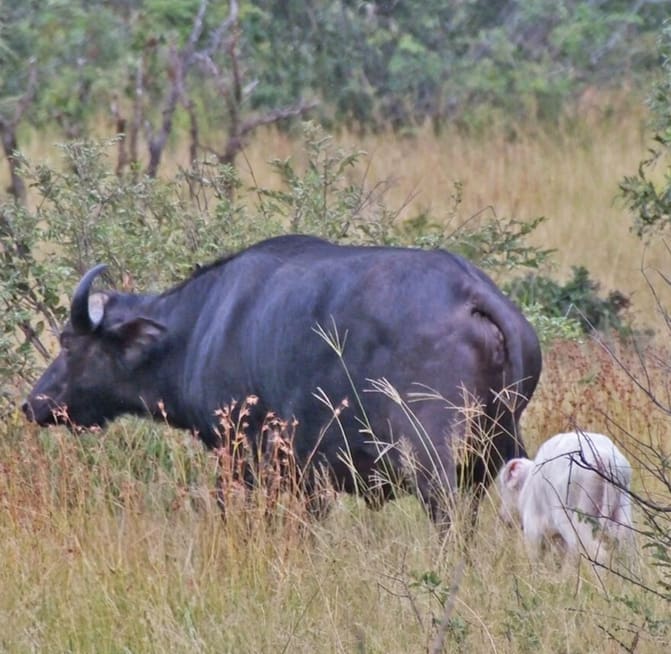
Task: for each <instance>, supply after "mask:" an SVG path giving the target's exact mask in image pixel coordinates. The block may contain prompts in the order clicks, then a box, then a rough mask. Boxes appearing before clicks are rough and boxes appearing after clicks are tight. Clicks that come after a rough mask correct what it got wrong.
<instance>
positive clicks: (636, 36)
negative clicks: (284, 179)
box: [0, 0, 668, 147]
mask: <svg viewBox="0 0 671 654" xmlns="http://www.w3.org/2000/svg"><path fill="white" fill-rule="evenodd" d="M232 9H235V12H233V13H235V16H236V20H235V21H234V23H235V28H234V29H231V30H230V31H229V33H227V35H226V36H227V38H228V37H230V39H229V40H226V41H225V43H224V42H222V41H221V37H222V34H221V33H220V32H218V30H219V27H220V26H221V24H222V21H223V20H224V19H225V18H226V16H227V15H228V13H229V11H231V10H232ZM201 13H202V17H201V18H202V20H201V25H200V28H199V30H197V33H196V34H195V36H196V39H195V41H194V42H193V43H192V44H191V46H192V47H193V49H194V50H195V51H198V52H201V54H202V53H203V51H207V48H208V47H210V45H212V43H213V42H214V41H216V40H217V39H219V43H220V45H223V46H225V47H223V49H222V50H221V51H220V52H219V53H210V54H211V55H212V56H211V60H210V62H209V63H207V65H205V64H204V60H203V59H202V58H201V61H200V63H199V65H195V62H187V61H186V60H183V61H181V62H180V61H179V60H178V59H176V58H175V53H176V52H179V51H180V49H181V48H184V47H185V46H186V45H187V43H188V42H189V39H190V38H191V36H192V35H193V34H194V32H193V28H194V25H195V23H196V20H197V19H196V17H197V16H199V15H200V14H201ZM667 15H668V10H667V8H666V7H665V6H664V3H659V2H645V1H644V2H640V0H639V1H633V0H606V1H604V2H591V3H585V2H580V1H579V0H564V1H563V2H555V0H531V1H527V2H516V1H512V0H497V1H496V2H492V1H491V0H472V1H470V2H461V1H458V0H449V1H447V2H446V1H445V0H404V2H389V1H388V0H377V1H371V2H361V1H360V0H338V1H337V2H330V1H329V2H327V1H326V0H306V1H303V0H285V1H283V2H277V1H276V0H258V1H255V2H251V1H249V0H242V1H240V2H235V3H208V2H205V0H188V1H182V0H113V1H110V2H103V1H102V0H94V1H84V0H72V1H69V2H64V1H57V2H52V1H51V0H31V2H18V1H17V0H10V1H9V2H5V3H3V5H2V8H1V9H0V29H1V30H2V32H0V63H2V74H1V76H0V113H1V112H6V111H7V110H8V109H9V108H11V106H12V104H13V103H15V102H16V99H17V98H19V97H20V96H21V94H22V93H23V91H24V90H25V86H26V82H27V79H28V75H29V63H28V62H30V61H33V62H35V65H36V67H37V70H38V78H39V85H38V87H37V93H36V97H35V102H34V105H33V107H32V109H31V111H30V112H29V113H27V114H26V119H28V120H29V121H30V122H31V123H32V124H34V125H43V124H44V123H45V122H47V121H52V122H53V121H55V122H56V123H57V124H59V125H60V126H61V128H62V129H63V132H64V133H65V134H66V136H67V137H68V138H81V137H83V136H86V135H87V133H88V129H89V123H90V121H91V120H92V119H93V118H94V117H99V115H100V112H101V110H103V111H106V108H107V107H110V106H111V105H115V106H117V108H118V107H119V105H123V104H125V106H126V107H125V108H126V110H129V109H128V108H129V107H130V106H132V105H134V104H136V103H137V102H138V97H137V96H138V92H139V91H141V93H142V100H141V103H142V105H143V106H142V108H143V112H144V114H145V116H144V117H145V118H147V119H149V120H151V119H152V118H153V119H154V120H158V119H159V118H160V116H161V115H162V112H163V111H164V110H165V98H166V94H167V93H168V91H169V89H170V88H171V85H172V84H173V83H174V82H175V80H176V76H179V75H181V74H182V73H184V75H185V77H184V79H183V80H180V84H179V85H180V93H181V94H182V97H181V98H180V101H182V102H183V104H184V107H182V109H181V110H180V111H179V112H178V113H177V114H176V120H177V123H178V125H185V124H186V122H187V120H188V118H187V113H189V112H191V115H192V116H196V115H197V116H198V119H199V121H200V123H202V125H204V126H206V127H207V128H208V129H214V130H219V129H221V127H224V128H225V127H226V126H227V123H228V122H229V121H231V119H232V116H231V106H230V104H229V100H230V98H231V97H233V96H235V97H236V100H237V104H236V111H238V112H239V111H244V112H249V111H262V112H266V111H270V110H273V109H275V108H277V107H279V106H287V105H293V104H294V103H296V102H298V101H299V100H300V99H301V98H302V97H319V98H321V99H322V105H321V109H320V111H321V118H322V119H323V120H328V121H331V124H332V125H334V126H337V125H342V124H346V125H350V126H353V125H354V126H359V127H361V128H363V129H368V128H371V127H372V128H377V127H384V126H388V125H391V126H393V127H395V128H404V127H407V126H412V125H415V124H418V123H421V122H423V121H425V120H432V121H433V122H434V124H435V126H436V127H440V125H442V124H443V122H444V121H446V120H452V119H455V118H456V119H459V120H460V121H462V122H463V123H464V124H477V123H478V121H480V120H482V119H483V116H486V115H491V114H492V111H494V112H502V113H503V114H505V115H508V116H512V117H516V118H519V117H529V116H533V115H535V116H540V117H550V118H551V117H553V116H556V115H557V114H558V112H559V111H560V109H561V107H562V106H563V103H564V101H565V100H566V99H567V98H569V97H570V96H571V95H573V94H576V93H579V92H580V91H581V89H582V88H584V87H585V86H586V85H594V84H597V85H604V84H609V83H613V81H616V82H617V81H621V80H622V79H623V78H627V77H629V78H632V79H635V78H636V77H640V74H641V73H642V72H643V73H645V71H647V70H649V69H650V68H651V67H653V66H654V65H655V64H656V54H655V51H654V35H655V33H656V31H657V30H658V26H659V23H660V22H661V21H662V20H663V18H665V17H666V16H667ZM231 39H232V41H231ZM233 46H234V47H233ZM234 50H235V53H234ZM215 54H216V56H215ZM187 63H188V66H187V65H186V64H187ZM192 64H194V65H192ZM185 67H186V68H190V69H191V71H190V72H189V71H187V70H184V69H185ZM232 78H235V81H236V83H237V86H236V83H233V82H232V81H231V80H232ZM224 82H231V83H230V84H225V83H224ZM223 87H226V90H225V92H224V90H223ZM222 94H223V95H222ZM240 100H243V102H242V104H240ZM214 145H215V144H212V147H214Z"/></svg>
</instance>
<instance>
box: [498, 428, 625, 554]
mask: <svg viewBox="0 0 671 654" xmlns="http://www.w3.org/2000/svg"><path fill="white" fill-rule="evenodd" d="M630 484H631V466H630V465H629V462H628V461H627V459H626V458H625V457H624V455H623V454H622V452H620V450H618V448H617V447H616V446H615V444H614V443H613V441H612V440H611V439H610V438H608V436H604V435H603V434H594V433H588V432H568V433H565V434H557V435H556V436H553V437H552V438H550V439H549V440H547V441H546V442H545V443H543V444H542V445H541V446H540V448H539V449H538V453H537V454H536V458H535V459H534V460H533V461H531V460H530V459H512V460H510V461H508V463H506V465H505V466H504V467H503V468H502V469H501V472H500V473H499V475H498V478H497V486H498V489H499V493H500V495H501V501H502V506H501V515H502V517H503V518H504V519H505V520H506V521H507V522H509V523H510V522H513V521H518V522H519V523H520V524H521V526H522V530H523V532H524V538H525V540H526V542H527V545H528V547H529V549H530V551H531V553H532V554H533V555H538V554H539V553H540V551H541V550H542V549H543V547H544V546H545V545H547V544H550V543H557V544H558V545H559V547H560V548H561V549H562V550H563V551H564V553H566V554H568V553H575V554H577V553H580V552H583V553H584V554H586V555H587V556H588V557H589V558H590V559H591V560H594V561H598V562H600V563H606V562H607V561H608V557H609V556H610V554H611V552H612V549H613V547H614V546H615V545H617V544H618V543H620V544H622V543H623V542H626V541H629V542H630V541H631V538H632V532H631V524H632V523H631V502H630V498H629V494H628V492H627V491H628V489H629V487H630Z"/></svg>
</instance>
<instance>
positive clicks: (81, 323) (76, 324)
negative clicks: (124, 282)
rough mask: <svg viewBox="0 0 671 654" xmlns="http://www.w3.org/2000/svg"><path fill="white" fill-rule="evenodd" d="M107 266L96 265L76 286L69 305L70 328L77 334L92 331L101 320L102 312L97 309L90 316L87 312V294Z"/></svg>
mask: <svg viewBox="0 0 671 654" xmlns="http://www.w3.org/2000/svg"><path fill="white" fill-rule="evenodd" d="M106 268H107V266H106V265H105V264H104V263H101V264H98V265H97V266H94V267H93V268H91V270H89V271H88V272H87V273H86V274H85V275H84V276H83V277H82V278H81V280H80V282H79V284H77V288H76V289H75V294H74V295H73V296H72V304H71V305H70V323H71V324H72V328H73V329H74V330H75V331H76V332H79V333H87V332H90V331H92V330H94V329H95V328H96V327H97V326H98V325H99V324H100V322H101V320H102V318H103V312H102V311H100V310H99V309H98V310H96V311H95V312H94V313H95V315H91V311H90V310H89V293H90V291H91V285H92V284H93V280H94V279H95V278H96V277H97V276H98V275H100V274H101V273H102V272H103V271H104V270H105V269H106Z"/></svg>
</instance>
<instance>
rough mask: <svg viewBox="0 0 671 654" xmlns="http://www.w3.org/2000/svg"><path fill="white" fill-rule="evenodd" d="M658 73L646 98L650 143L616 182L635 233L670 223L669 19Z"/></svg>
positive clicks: (648, 232) (650, 231)
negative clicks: (631, 170)
mask: <svg viewBox="0 0 671 654" xmlns="http://www.w3.org/2000/svg"><path fill="white" fill-rule="evenodd" d="M660 51H661V55H662V75H661V77H660V79H659V80H658V82H657V83H656V84H655V86H654V89H653V92H652V94H651V95H650V97H649V99H648V104H649V106H650V109H651V114H652V120H651V127H652V129H653V133H654V135H653V142H654V145H653V147H652V148H651V149H650V152H649V156H648V157H647V158H645V159H644V160H643V161H642V162H641V163H640V165H639V167H638V172H637V174H635V175H630V176H627V177H625V178H624V179H623V180H622V182H621V183H620V191H621V193H622V197H623V198H624V201H625V202H626V204H627V207H628V208H629V210H630V211H631V213H632V215H633V217H634V225H633V229H634V231H635V232H636V234H638V236H641V237H643V236H650V235H652V234H654V233H657V232H659V231H660V230H666V229H668V227H669V224H670V223H671V22H667V23H666V26H665V28H664V29H663V30H662V35H661V37H660Z"/></svg>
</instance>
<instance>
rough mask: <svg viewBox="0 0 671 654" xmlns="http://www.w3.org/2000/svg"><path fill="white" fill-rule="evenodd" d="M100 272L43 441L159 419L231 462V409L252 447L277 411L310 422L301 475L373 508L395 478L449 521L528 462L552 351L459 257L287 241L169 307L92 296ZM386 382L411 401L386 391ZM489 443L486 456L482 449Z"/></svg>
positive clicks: (299, 433) (154, 300)
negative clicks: (223, 451) (452, 509)
mask: <svg viewBox="0 0 671 654" xmlns="http://www.w3.org/2000/svg"><path fill="white" fill-rule="evenodd" d="M103 269H104V266H96V267H95V268H93V269H92V270H90V271H89V272H87V273H86V274H85V275H84V276H83V278H82V279H81V281H80V282H79V285H78V286H77V289H76V290H75V293H74V297H73V299H72V305H71V308H70V320H69V321H68V323H67V324H66V326H65V328H64V329H63V332H62V334H61V352H60V354H59V355H58V357H57V358H56V359H55V361H54V362H53V363H52V364H51V365H50V366H49V368H48V369H47V370H46V371H45V373H44V374H43V375H42V377H41V379H40V380H39V381H38V382H37V384H36V385H35V387H34V389H33V390H32V392H31V393H30V395H29V397H28V399H27V402H26V403H25V404H24V407H23V408H24V411H25V413H26V415H27V416H28V417H29V418H30V419H31V420H34V421H36V422H37V423H39V424H41V425H46V424H49V423H52V424H53V423H55V422H68V423H70V424H75V425H79V426H83V427H91V426H96V425H97V426H101V427H102V426H103V425H104V424H105V423H107V422H108V421H109V420H112V419H114V418H115V417H116V416H119V415H121V414H126V413H130V414H146V413H150V414H151V415H153V416H154V417H155V418H157V419H160V420H164V419H167V420H168V422H169V423H170V424H172V425H174V426H176V427H180V428H185V429H191V430H194V431H195V432H197V433H198V434H199V436H200V438H202V440H203V441H204V442H205V444H206V445H207V446H209V447H217V446H219V445H220V444H221V429H220V423H219V418H218V417H217V412H218V409H220V408H221V407H222V406H229V405H230V404H231V402H232V401H233V400H238V401H240V400H244V398H246V397H249V396H257V397H258V398H259V401H258V403H257V405H256V406H255V407H253V411H252V414H251V415H250V416H248V417H247V418H246V419H247V420H248V422H249V431H250V432H254V430H255V429H257V430H258V429H259V428H260V426H261V424H262V422H263V418H264V416H265V415H266V414H267V413H268V412H269V411H270V410H272V411H274V412H276V414H277V415H279V416H281V417H284V418H286V419H288V420H295V424H296V425H297V426H296V428H295V433H294V438H293V449H294V455H295V459H296V461H297V463H298V464H299V466H300V465H303V466H305V467H306V468H310V469H314V468H316V467H317V466H316V465H315V464H319V466H321V467H322V469H325V470H328V473H329V475H330V477H331V479H332V481H333V482H334V484H335V485H336V487H337V488H339V489H341V490H345V491H348V492H353V491H355V490H361V491H362V492H363V493H364V495H366V494H368V499H369V500H370V499H371V498H377V499H384V498H385V497H386V496H387V495H388V494H389V492H390V491H391V488H390V485H389V484H386V483H385V479H388V477H387V475H388V472H389V470H390V469H391V470H393V471H394V472H395V474H397V476H398V478H399V479H402V480H404V481H405V483H407V484H409V485H411V486H412V490H413V491H414V492H416V493H417V495H418V496H419V497H420V498H421V499H422V500H423V501H424V503H425V505H426V506H427V508H428V510H429V512H430V513H431V515H432V516H433V517H434V518H435V519H441V518H443V517H444V518H447V516H446V515H445V514H444V513H443V512H442V510H441V509H440V508H439V504H440V502H439V499H438V498H439V497H440V493H441V492H444V491H445V490H447V491H451V490H452V489H454V488H455V487H456V486H457V485H458V479H459V480H464V479H465V480H466V483H467V484H477V485H478V486H480V485H481V484H480V482H484V483H486V482H487V481H488V480H489V479H490V478H491V477H492V476H495V472H496V471H497V470H498V468H499V467H500V466H501V464H502V462H504V461H507V460H508V459H510V458H512V457H516V456H524V455H525V451H524V446H523V444H522V441H521V438H520V436H519V433H518V421H519V418H520V415H521V413H522V411H523V410H524V408H525V406H526V405H527V402H528V400H529V398H530V397H531V395H532V393H533V391H534V389H535V387H536V384H537V382H538V378H539V375H540V371H541V353H540V347H539V343H538V339H537V337H536V334H535V332H534V330H533V328H532V327H531V325H530V324H529V323H528V322H527V321H526V320H525V318H524V317H523V316H522V314H521V313H520V311H519V310H518V309H517V308H516V307H515V306H514V305H513V304H512V303H511V302H510V301H509V300H508V299H507V298H506V297H505V296H504V295H502V293H501V292H500V291H499V290H498V289H497V287H496V286H495V285H494V283H493V282H492V281H491V280H490V279H489V277H487V276H486V275H485V274H484V273H483V272H482V271H480V270H479V269H478V268H476V267H475V266H474V265H472V264H471V263H469V262H468V261H465V260H464V259H462V258H461V257H459V256H456V255H454V254H450V253H448V252H445V251H441V250H434V251H423V250H415V249H401V248H390V247H354V246H338V245H333V244H331V243H328V242H326V241H323V240H320V239H317V238H313V237H309V236H283V237H279V238H274V239H270V240H267V241H263V242H261V243H258V244H256V245H254V246H252V247H250V248H248V249H246V250H244V251H242V252H239V253H238V254H235V255H233V256H230V257H228V258H225V259H222V260H220V261H218V262H215V263H213V264H211V265H208V266H206V267H203V268H200V269H198V270H197V271H196V272H195V273H194V274H193V276H192V277H191V278H189V279H187V280H186V281H184V282H182V283H180V284H178V285H177V286H175V287H174V288H172V289H170V290H168V291H166V292H164V293H162V294H160V295H136V294H127V293H117V292H113V291H105V292H103V293H93V294H92V293H90V290H91V286H92V283H93V281H94V279H95V278H96V277H97V276H98V275H100V273H101V272H102V270H103ZM319 331H323V332H325V333H322V335H320V334H319V333H318V332H319ZM328 335H330V338H329V337H328ZM325 336H327V337H326V338H325ZM329 340H331V341H339V343H340V347H342V356H338V354H337V352H336V351H335V350H336V349H338V346H337V344H336V343H334V342H331V343H329V342H327V341H329ZM334 346H336V347H335V348H334ZM383 379H384V380H387V381H388V382H389V384H390V385H391V387H393V388H394V389H396V391H398V397H396V398H395V399H394V398H393V397H391V398H390V397H389V395H390V394H391V395H392V396H393V395H394V393H393V392H392V393H383V392H376V391H375V387H376V386H379V385H380V383H379V381H380V380H383ZM371 380H373V381H371ZM375 380H377V381H378V383H377V384H376V383H375ZM428 389H431V391H429V390H428ZM378 390H379V389H378ZM431 395H435V396H436V397H440V398H442V399H436V397H429V396H431ZM326 398H328V400H329V401H330V402H331V403H332V405H333V406H335V407H339V411H338V413H339V415H338V416H337V418H335V417H334V411H333V408H329V407H328V406H327V405H328V402H325V401H324V400H325V399H326ZM401 399H402V400H403V401H400V400H401ZM343 400H347V401H346V402H343ZM474 401H477V402H478V403H479V404H480V409H481V410H480V411H479V412H478V411H473V410H471V411H470V413H471V414H473V415H475V418H474V419H468V415H469V411H468V410H464V407H465V406H466V405H469V404H472V403H473V402H474ZM471 409H472V407H471ZM475 427H477V429H476V428H475ZM371 431H372V434H371ZM476 432H479V433H480V434H483V433H484V434H485V436H486V439H485V440H486V442H487V445H486V446H484V447H482V446H481V447H472V444H471V443H470V440H472V439H473V437H474V434H475V433H476ZM391 444H393V445H391ZM469 452H470V454H469ZM409 458H410V459H412V460H413V461H414V463H415V466H414V472H412V474H409V472H408V470H409V468H410V466H409V465H408V460H409ZM383 467H384V468H385V470H384V471H383V472H384V474H382V475H381V474H380V470H381V468H383ZM304 478H305V479H310V478H311V476H310V475H306V476H304Z"/></svg>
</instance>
